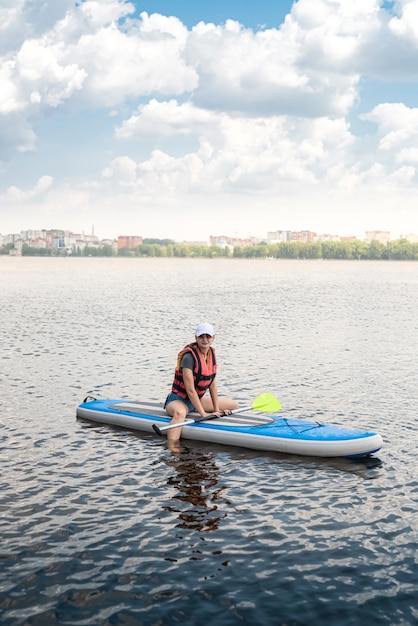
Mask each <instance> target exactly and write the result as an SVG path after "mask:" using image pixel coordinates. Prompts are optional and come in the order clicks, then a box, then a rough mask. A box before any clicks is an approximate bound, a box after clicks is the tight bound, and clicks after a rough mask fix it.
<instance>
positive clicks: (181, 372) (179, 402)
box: [164, 322, 238, 443]
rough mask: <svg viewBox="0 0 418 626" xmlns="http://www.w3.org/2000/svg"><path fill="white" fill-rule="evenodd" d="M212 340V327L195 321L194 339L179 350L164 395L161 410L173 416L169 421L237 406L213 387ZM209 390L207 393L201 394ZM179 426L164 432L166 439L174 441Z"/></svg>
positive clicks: (227, 409)
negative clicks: (189, 414) (172, 374)
mask: <svg viewBox="0 0 418 626" xmlns="http://www.w3.org/2000/svg"><path fill="white" fill-rule="evenodd" d="M214 339H215V332H214V330H213V326H211V324H208V323H206V322H205V323H203V324H199V326H198V327H197V328H196V332H195V341H194V343H191V344H189V345H187V346H186V347H185V348H183V350H181V351H180V352H179V354H178V357H177V366H176V371H175V373H174V381H173V386H172V388H171V393H169V395H168V396H167V400H166V402H165V405H164V407H165V410H166V411H167V413H168V415H170V416H171V417H172V418H173V419H172V420H171V423H172V424H176V423H180V422H183V421H184V420H185V419H186V417H187V414H188V413H189V412H191V411H196V412H197V413H199V414H200V415H201V416H202V417H205V416H206V415H214V414H215V415H218V416H220V415H221V414H222V413H226V414H229V412H230V411H231V410H233V409H237V408H238V403H237V402H235V400H231V399H230V398H219V397H218V390H217V387H216V380H215V377H216V370H217V366H216V354H215V349H214V348H213V347H212V343H213V340H214ZM208 389H209V394H210V397H209V396H206V397H204V395H205V393H206V391H207V390H208ZM180 435H181V428H173V429H172V430H169V431H168V432H167V438H168V440H169V442H171V443H172V442H175V441H178V440H179V438H180Z"/></svg>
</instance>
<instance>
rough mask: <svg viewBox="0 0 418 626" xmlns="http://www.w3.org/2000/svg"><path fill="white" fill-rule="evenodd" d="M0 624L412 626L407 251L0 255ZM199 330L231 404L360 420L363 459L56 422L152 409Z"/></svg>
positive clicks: (413, 317) (417, 359)
mask: <svg viewBox="0 0 418 626" xmlns="http://www.w3.org/2000/svg"><path fill="white" fill-rule="evenodd" d="M0 305H1V325H0V338H1V339H0V340H1V351H0V359H1V372H0V375H1V379H0V388H1V395H0V405H1V413H0V423H1V435H0V442H1V443H0V446H1V459H0V463H1V465H0V468H1V478H0V489H1V499H0V503H1V516H0V537H1V545H0V622H1V624H2V625H3V626H11V625H17V624H21V625H23V624H24V625H29V624H30V625H44V624H45V625H54V624H60V625H62V624H69V625H72V626H75V625H82V624H83V625H91V624H95V625H99V624H100V625H124V626H130V625H137V624H138V625H140V624H143V625H147V626H148V625H155V626H157V625H158V626H161V625H175V624H205V625H216V626H218V625H219V624H222V626H229V625H231V626H235V625H238V624H251V625H256V626H257V625H263V626H265V625H267V626H270V625H272V626H281V625H283V626H284V625H286V626H301V625H308V624H309V625H312V624H313V625H316V624H331V625H338V626H347V625H353V626H359V625H363V624H364V625H366V624H367V625H368V624H371V623H373V624H388V625H390V626H394V625H410V624H418V609H417V594H418V556H417V548H418V479H417V462H416V451H417V440H418V426H417V419H416V404H417V399H416V398H417V370H418V367H417V366H418V341H417V333H418V316H417V311H418V263H408V262H400V263H394V262H383V261H380V262H345V261H341V262H337V261H329V262H325V261H279V260H277V261H276V260H274V261H271V262H267V261H247V260H232V259H230V260H227V259H224V260H192V259H94V258H88V259H79V258H49V259H39V258H25V257H23V258H12V257H0ZM200 321H209V322H211V323H213V324H214V325H215V330H216V334H217V336H216V341H215V346H216V348H217V354H218V362H219V365H220V371H219V377H218V380H219V382H218V386H219V389H220V392H221V393H222V394H227V395H231V396H233V397H235V398H236V399H237V400H238V401H239V402H240V403H242V404H244V405H247V404H251V402H252V401H253V400H254V399H255V398H256V397H257V396H258V395H259V394H260V393H262V392H265V391H267V392H270V393H272V394H273V395H275V396H276V397H278V398H279V399H280V401H281V403H282V405H283V411H282V413H283V414H284V415H287V416H292V417H296V416H297V417H302V418H305V417H306V418H309V419H310V418H315V419H317V420H319V421H328V422H330V421H331V422H333V423H337V424H343V425H351V426H356V427H360V428H365V429H370V430H376V431H378V432H379V433H380V434H381V435H382V437H383V440H384V447H383V448H382V450H381V451H380V452H379V453H378V455H376V456H374V457H371V458H369V459H365V460H337V459H329V460H325V459H322V460H321V459H315V458H309V457H305V458H304V457H296V456H286V455H280V454H264V453H258V452H252V451H249V450H244V449H239V448H229V447H221V446H214V445H209V444H198V443H197V442H186V441H185V442H184V444H185V445H184V449H183V450H182V451H181V452H179V453H176V454H173V453H171V452H170V451H168V450H167V448H166V441H165V439H162V438H159V437H157V436H156V435H154V434H139V433H132V432H129V431H126V430H125V431H124V430H118V429H114V428H111V427H108V426H101V425H98V424H95V425H92V424H89V423H87V422H82V421H78V420H77V419H76V416H75V414H76V407H77V405H78V404H79V403H80V402H81V401H82V400H83V399H84V397H85V396H86V395H87V394H92V395H94V396H96V397H111V398H131V399H137V400H149V401H161V402H162V401H163V400H164V398H165V396H166V394H167V392H168V390H169V387H170V384H171V381H172V375H173V371H174V364H175V360H176V355H177V352H178V350H179V349H180V348H182V347H183V346H184V345H185V344H186V343H188V342H189V341H191V340H192V338H193V331H194V328H195V326H196V325H197V324H198V323H199V322H200Z"/></svg>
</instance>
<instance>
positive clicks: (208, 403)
mask: <svg viewBox="0 0 418 626" xmlns="http://www.w3.org/2000/svg"><path fill="white" fill-rule="evenodd" d="M200 401H201V403H202V406H203V408H204V409H205V411H206V413H213V403H212V398H211V397H210V396H204V397H203V398H201V399H200ZM228 409H229V410H230V411H233V410H234V409H239V404H238V402H236V401H235V400H232V398H219V410H220V411H226V410H228Z"/></svg>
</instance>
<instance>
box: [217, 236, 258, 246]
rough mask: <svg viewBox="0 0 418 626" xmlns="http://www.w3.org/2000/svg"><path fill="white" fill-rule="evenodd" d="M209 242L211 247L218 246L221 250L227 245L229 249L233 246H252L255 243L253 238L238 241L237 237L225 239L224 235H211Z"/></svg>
mask: <svg viewBox="0 0 418 626" xmlns="http://www.w3.org/2000/svg"><path fill="white" fill-rule="evenodd" d="M209 241H210V245H211V246H220V247H221V248H225V247H226V246H227V245H228V246H229V247H231V248H234V247H235V246H243V247H245V246H254V245H255V244H256V243H257V242H256V240H255V239H254V237H249V238H248V239H240V238H239V237H226V236H225V235H211V236H210V238H209Z"/></svg>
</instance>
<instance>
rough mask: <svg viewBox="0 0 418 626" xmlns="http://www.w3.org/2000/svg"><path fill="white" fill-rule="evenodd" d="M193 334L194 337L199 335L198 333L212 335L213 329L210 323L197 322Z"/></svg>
mask: <svg viewBox="0 0 418 626" xmlns="http://www.w3.org/2000/svg"><path fill="white" fill-rule="evenodd" d="M195 335H196V337H200V335H210V336H211V337H214V335H215V331H214V330H213V326H211V324H207V323H206V322H204V323H203V324H199V326H198V327H197V328H196V332H195Z"/></svg>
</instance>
